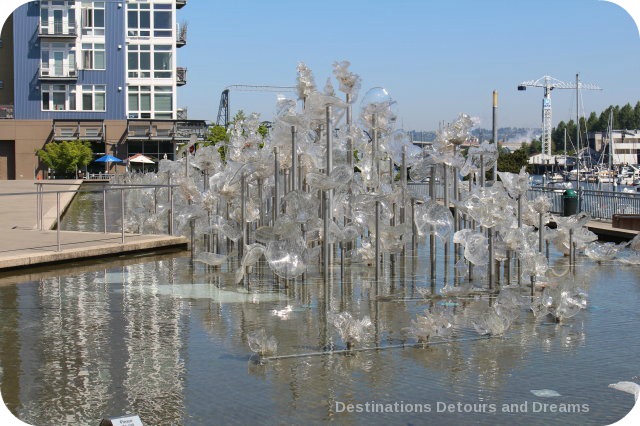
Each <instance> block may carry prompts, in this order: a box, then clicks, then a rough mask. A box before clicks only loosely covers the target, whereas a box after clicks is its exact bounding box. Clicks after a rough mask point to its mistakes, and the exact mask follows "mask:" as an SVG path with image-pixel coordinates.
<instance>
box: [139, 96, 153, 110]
mask: <svg viewBox="0 0 640 426" xmlns="http://www.w3.org/2000/svg"><path fill="white" fill-rule="evenodd" d="M140 110H141V111H151V94H150V93H146V94H145V93H143V94H141V95H140Z"/></svg>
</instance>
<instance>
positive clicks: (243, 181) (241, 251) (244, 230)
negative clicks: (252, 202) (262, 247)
mask: <svg viewBox="0 0 640 426" xmlns="http://www.w3.org/2000/svg"><path fill="white" fill-rule="evenodd" d="M246 179H247V178H246V176H245V174H244V173H242V176H241V177H240V227H241V229H242V241H241V242H240V245H239V247H238V256H239V257H242V256H243V255H244V247H245V245H247V224H246V220H245V215H246V210H247V194H246V191H247V180H246Z"/></svg>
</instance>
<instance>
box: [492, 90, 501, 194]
mask: <svg viewBox="0 0 640 426" xmlns="http://www.w3.org/2000/svg"><path fill="white" fill-rule="evenodd" d="M493 143H494V144H495V145H496V150H498V91H497V90H494V91H493ZM498 155H500V151H498ZM493 180H494V182H495V181H496V180H498V162H497V161H496V162H495V164H494V165H493Z"/></svg>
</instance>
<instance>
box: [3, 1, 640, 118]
mask: <svg viewBox="0 0 640 426" xmlns="http://www.w3.org/2000/svg"><path fill="white" fill-rule="evenodd" d="M5 2H6V0H3V1H2V3H3V5H2V6H0V7H2V8H6V7H7V6H8V4H4V3H5ZM19 2H20V1H19V0H18V1H13V2H11V1H10V2H8V3H14V4H15V3H19ZM3 12H4V10H3ZM178 21H179V22H183V21H185V22H187V23H188V25H189V39H188V44H187V46H185V47H183V48H181V49H180V50H179V51H178V65H179V66H184V67H187V68H188V70H189V73H188V84H187V85H186V86H184V87H182V88H179V90H178V103H179V106H185V107H188V109H189V118H193V119H206V120H215V119H216V116H217V111H218V104H219V98H220V92H221V91H222V90H223V89H224V88H225V86H227V85H231V84H268V85H295V79H296V65H297V64H298V62H300V61H303V62H305V63H306V64H307V65H308V66H309V67H310V68H311V69H312V70H313V71H314V74H315V78H316V83H317V84H318V86H320V87H324V84H325V82H326V79H327V78H328V77H332V72H331V71H332V64H333V62H334V61H337V60H345V59H346V60H349V61H350V62H351V64H352V65H351V70H352V71H354V72H356V73H358V74H360V76H361V77H362V92H361V96H360V98H362V95H363V94H364V92H366V90H367V89H369V88H372V87H376V86H382V87H385V88H386V89H387V90H388V91H389V93H390V94H391V96H392V97H393V98H394V99H395V100H396V101H397V103H398V113H399V121H400V123H402V126H403V127H404V128H405V129H406V130H411V129H420V130H430V129H435V128H437V126H438V123H439V122H442V121H451V120H453V119H455V117H456V116H457V115H458V113H460V112H466V113H469V114H471V115H474V116H478V117H479V118H480V119H481V123H482V125H483V126H484V127H486V128H490V127H491V94H492V91H493V90H494V89H495V90H498V93H499V125H500V126H518V127H540V121H541V103H542V95H543V93H542V89H536V88H529V89H528V90H527V91H526V92H519V91H517V90H516V88H517V85H518V83H519V82H521V81H524V80H534V79H537V78H539V77H542V76H543V75H551V76H553V77H555V78H558V79H560V80H563V81H573V80H574V79H575V74H576V73H580V76H581V80H582V81H583V82H585V83H594V84H597V85H599V86H600V87H602V88H603V89H604V90H603V91H598V92H591V91H584V92H583V102H582V104H583V105H584V110H585V111H586V112H587V113H589V112H591V111H597V112H599V111H601V110H602V109H604V108H606V107H607V106H608V105H610V104H614V105H615V104H619V105H623V104H625V103H627V102H630V103H632V105H634V104H635V103H636V102H637V101H638V100H640V81H639V79H638V76H639V75H640V37H639V36H638V30H637V28H636V26H635V24H634V22H633V19H632V18H631V17H630V16H629V15H628V14H627V13H626V11H624V10H623V9H621V8H620V7H618V6H617V5H614V4H612V3H608V2H604V1H599V0H536V1H531V0H517V1H515V0H422V1H419V0H375V1H372V0H369V1H360V0H342V1H335V0H323V1H322V2H312V1H302V0H301V1H291V0H244V1H205V0H190V1H188V3H187V6H186V7H184V8H183V9H181V10H179V11H178ZM335 86H336V87H337V84H335ZM292 96H293V95H292ZM552 100H553V122H554V124H556V123H557V122H558V121H560V120H565V121H567V120H568V119H570V118H572V117H574V116H575V112H576V107H575V93H573V91H569V90H556V91H554V92H553V95H552ZM230 104H231V112H232V114H233V113H235V111H236V110H237V109H243V110H244V111H245V112H259V113H260V114H261V116H262V118H263V119H270V118H271V116H272V114H273V110H274V105H275V95H274V94H272V93H245V92H232V93H231V101H230ZM581 108H582V107H581Z"/></svg>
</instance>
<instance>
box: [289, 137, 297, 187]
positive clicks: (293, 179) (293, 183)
mask: <svg viewBox="0 0 640 426" xmlns="http://www.w3.org/2000/svg"><path fill="white" fill-rule="evenodd" d="M297 160H298V144H297V143H296V126H291V176H290V177H291V185H290V186H289V187H290V188H291V190H292V191H294V190H295V189H296V188H298V184H297V183H296V182H297V179H296V169H297V168H298V164H297Z"/></svg>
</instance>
